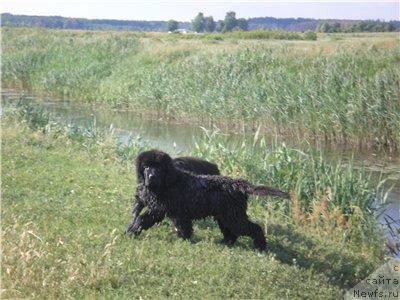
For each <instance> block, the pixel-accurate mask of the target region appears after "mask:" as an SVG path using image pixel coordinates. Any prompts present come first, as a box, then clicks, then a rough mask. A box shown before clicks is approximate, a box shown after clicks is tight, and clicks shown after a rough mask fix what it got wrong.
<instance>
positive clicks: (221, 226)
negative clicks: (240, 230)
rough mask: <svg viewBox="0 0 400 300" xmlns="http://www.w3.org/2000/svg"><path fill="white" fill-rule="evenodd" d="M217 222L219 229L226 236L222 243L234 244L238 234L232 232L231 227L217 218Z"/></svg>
mask: <svg viewBox="0 0 400 300" xmlns="http://www.w3.org/2000/svg"><path fill="white" fill-rule="evenodd" d="M217 223H218V226H219V229H220V230H221V232H222V234H223V235H224V238H223V240H222V243H224V244H226V245H233V244H234V243H235V242H236V240H237V238H238V237H237V236H236V235H234V234H233V233H232V232H230V231H229V229H228V228H227V227H226V226H224V224H223V223H222V222H221V221H220V220H219V219H217Z"/></svg>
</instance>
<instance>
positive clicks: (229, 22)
mask: <svg viewBox="0 0 400 300" xmlns="http://www.w3.org/2000/svg"><path fill="white" fill-rule="evenodd" d="M236 22H237V20H236V13H235V12H234V11H229V12H227V13H226V16H225V19H224V27H223V29H222V31H232V30H233V28H235V27H236Z"/></svg>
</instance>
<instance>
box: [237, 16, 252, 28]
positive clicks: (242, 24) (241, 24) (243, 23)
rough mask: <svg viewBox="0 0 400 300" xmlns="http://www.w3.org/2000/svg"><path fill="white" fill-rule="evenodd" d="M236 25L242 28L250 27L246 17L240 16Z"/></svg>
mask: <svg viewBox="0 0 400 300" xmlns="http://www.w3.org/2000/svg"><path fill="white" fill-rule="evenodd" d="M236 26H237V27H238V28H239V29H241V30H247V29H248V27H249V24H248V22H247V20H246V19H244V18H240V19H237V21H236Z"/></svg>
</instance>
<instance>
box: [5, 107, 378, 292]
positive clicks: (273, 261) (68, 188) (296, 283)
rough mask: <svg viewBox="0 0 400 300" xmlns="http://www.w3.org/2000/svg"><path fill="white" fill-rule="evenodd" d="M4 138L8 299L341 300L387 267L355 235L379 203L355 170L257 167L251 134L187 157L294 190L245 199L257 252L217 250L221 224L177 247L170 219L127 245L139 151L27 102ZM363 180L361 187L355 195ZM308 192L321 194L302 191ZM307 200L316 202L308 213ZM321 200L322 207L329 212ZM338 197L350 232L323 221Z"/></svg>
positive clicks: (293, 158)
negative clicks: (333, 192) (281, 196)
mask: <svg viewBox="0 0 400 300" xmlns="http://www.w3.org/2000/svg"><path fill="white" fill-rule="evenodd" d="M2 130H3V133H2V198H3V199H2V212H1V218H2V231H3V233H2V234H3V236H2V252H3V254H2V255H3V257H2V269H1V272H2V289H3V291H2V297H4V298H98V297H105V298H132V297H135V298H139V297H141V298H151V299H154V298H166V297H172V298H195V299H203V298H279V299H297V298H298V299H300V298H301V299H304V298H313V299H314V298H315V299H337V298H338V297H341V295H342V294H343V291H344V289H345V288H346V287H349V286H351V285H353V284H355V283H356V282H357V281H358V280H360V279H362V278H364V277H365V276H366V275H367V274H368V273H370V272H371V271H373V270H374V269H375V268H376V267H377V266H378V265H379V264H380V262H381V261H382V258H383V255H384V253H383V249H382V241H381V239H380V238H379V233H378V232H377V231H371V230H369V229H367V228H366V227H363V226H361V227H357V226H358V225H359V224H369V223H373V222H374V220H373V219H372V217H373V216H372V215H371V214H369V213H368V210H367V208H366V207H362V206H361V204H363V203H367V202H368V201H370V198H371V197H374V195H375V190H374V188H373V186H372V185H369V186H367V185H368V184H367V182H368V177H366V175H365V174H363V173H362V172H361V173H358V172H357V173H356V172H355V171H353V175H352V176H351V178H350V177H349V176H348V175H346V174H347V172H348V171H346V169H345V170H342V168H343V167H342V166H339V167H337V169H338V171H333V170H330V169H329V168H328V169H326V168H325V169H322V168H321V167H316V168H315V171H314V173H313V175H311V174H310V175H309V176H308V175H307V174H308V173H309V170H308V169H307V167H309V166H311V165H313V164H317V166H318V163H316V161H318V159H316V160H314V161H313V160H311V163H310V164H308V165H307V163H306V160H310V159H309V157H308V158H306V157H302V156H301V155H299V156H298V155H296V154H295V152H293V151H292V150H291V149H287V148H285V147H277V150H276V151H275V153H274V154H271V155H269V156H268V157H266V160H265V161H266V164H264V165H259V159H260V157H252V154H251V153H252V152H251V151H252V150H251V149H252V147H256V146H257V145H259V146H260V144H259V143H261V144H262V142H261V141H257V138H255V141H254V144H253V145H246V146H243V147H242V151H241V153H243V154H242V155H240V154H239V153H238V152H235V148H233V149H228V148H226V147H225V146H224V143H223V141H222V140H219V137H216V136H214V135H212V134H208V135H206V136H205V137H204V140H199V141H198V146H197V148H196V149H194V150H193V152H192V153H191V154H195V155H202V156H204V157H207V158H208V159H213V160H215V161H216V162H218V164H219V165H220V166H221V169H222V171H223V173H224V174H230V175H231V176H235V177H236V176H243V177H246V178H248V179H250V180H252V181H258V182H264V180H266V178H269V180H268V182H272V183H274V184H276V185H277V186H279V187H282V188H283V187H287V186H290V187H293V186H294V187H297V189H294V193H295V195H294V196H295V197H294V200H295V199H298V203H297V204H296V201H294V203H293V204H289V202H277V201H275V200H273V199H270V200H265V199H263V200H262V199H252V200H251V201H250V208H249V214H250V215H251V216H252V218H253V219H255V220H256V221H257V222H258V223H260V224H263V225H264V227H265V229H266V232H267V239H268V241H269V251H268V252H267V253H258V252H256V251H253V250H252V245H251V241H250V240H249V239H246V238H242V239H240V241H239V243H237V244H236V245H235V246H234V247H231V248H229V247H226V246H223V245H221V244H219V240H220V238H221V235H220V233H219V231H218V228H217V226H216V224H215V223H214V222H213V221H212V220H208V219H207V220H203V221H199V222H196V223H195V230H194V232H195V234H194V237H193V239H192V241H191V242H187V241H182V240H180V239H178V238H177V237H176V236H175V234H174V232H173V230H172V229H171V224H169V223H170V222H169V221H167V220H165V221H163V222H162V223H161V224H160V225H159V226H156V227H155V228H152V229H151V230H148V231H146V232H144V233H143V234H142V235H141V236H139V237H137V238H127V237H125V236H124V235H123V234H122V233H123V230H124V228H125V225H126V224H127V223H128V221H129V210H130V205H131V195H132V194H133V192H134V188H135V178H134V167H133V158H134V157H135V155H136V154H137V153H138V151H141V150H142V149H143V147H146V146H145V144H143V143H138V142H137V141H132V143H131V144H130V145H129V146H121V145H117V144H115V142H114V138H113V136H112V134H111V133H110V132H108V133H107V132H101V131H99V130H98V129H96V127H95V126H94V125H90V126H87V127H85V128H76V127H71V126H68V125H65V124H56V123H54V122H53V121H52V119H51V116H49V115H46V114H44V113H43V112H41V111H38V110H35V109H32V108H30V107H29V106H25V105H22V107H21V108H19V109H18V110H17V111H15V112H14V113H7V114H6V115H5V116H3V117H2ZM261 146H262V145H261ZM263 155H265V153H264V154H263ZM228 158H229V159H228ZM270 163H273V164H274V166H275V167H276V168H277V169H276V170H275V171H273V170H274V167H273V166H271V165H269V164H270ZM257 166H258V167H257ZM301 168H304V169H303V170H302V169H301ZM289 170H294V172H295V173H290V172H289ZM326 170H328V171H326ZM252 171H254V174H252ZM274 172H275V173H274ZM321 172H327V174H326V175H325V177H324V176H322V174H321ZM291 176H302V177H303V178H304V179H305V181H306V182H305V184H304V185H303V184H298V183H295V182H293V181H291V180H289V178H290V177H291ZM307 176H308V177H307ZM313 176H315V181H313V182H311V181H312V180H311V178H312V177H313ZM321 176H322V177H321ZM331 176H333V177H331ZM256 178H257V180H256ZM324 178H325V179H326V180H325V181H324V180H323V179H324ZM307 180H308V181H307ZM329 180H333V182H328V181H329ZM341 181H343V182H341ZM359 183H363V184H364V185H366V186H365V187H364V188H365V190H367V189H368V191H363V192H360V191H359V190H358V189H359V188H360V185H359ZM329 185H331V186H332V187H337V188H340V189H342V190H343V189H346V188H348V191H346V192H344V194H338V197H337V198H336V197H332V198H331V199H327V198H326V197H324V195H319V192H318V191H323V190H326V189H327V187H328V186H329ZM305 186H310V187H311V188H312V189H313V190H315V191H316V192H315V193H314V192H310V194H307V195H302V194H301V193H299V192H301V191H306V190H307V189H306V187H305ZM353 188H356V189H357V190H353ZM346 193H348V194H346ZM339 195H340V197H339ZM307 199H309V200H310V203H314V204H315V205H309V206H307V204H306V203H307V202H306V200H307ZM318 199H319V200H320V203H326V201H328V204H329V205H328V206H327V207H325V210H324V205H325V204H323V205H316V204H317V203H318ZM340 200H342V201H355V202H354V203H352V204H350V203H347V204H343V205H344V206H343V208H344V209H345V208H346V205H352V207H353V208H355V207H357V205H360V207H359V208H358V212H355V210H354V209H351V210H348V211H347V213H346V214H347V216H350V217H351V216H352V215H354V216H355V215H358V216H360V218H359V219H358V220H357V224H356V223H355V222H356V219H353V220H352V221H351V222H349V223H347V225H346V226H344V227H343V226H341V225H343V224H337V223H329V222H324V220H331V219H330V217H329V216H330V215H331V214H333V213H334V211H335V210H331V208H333V207H335V206H337V205H338V204H339V201H340ZM357 200H358V201H360V202H359V203H358V202H356V201H357ZM331 204H333V205H331ZM307 207H309V208H312V209H313V210H312V211H310V212H307ZM311 216H314V217H315V220H313V219H312V218H310V217H311ZM345 220H346V218H345ZM351 228H363V231H362V232H363V234H365V235H368V237H367V236H365V238H360V237H358V238H357V236H356V235H354V234H352V231H351V230H350V229H351ZM368 228H369V227H368ZM374 228H375V227H374Z"/></svg>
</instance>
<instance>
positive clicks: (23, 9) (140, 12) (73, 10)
mask: <svg viewBox="0 0 400 300" xmlns="http://www.w3.org/2000/svg"><path fill="white" fill-rule="evenodd" d="M0 10H1V12H9V13H13V14H26V15H58V16H65V17H82V18H91V19H93V18H105V19H123V20H169V19H175V20H179V21H190V20H191V19H193V18H194V16H195V15H196V14H197V13H198V12H199V11H201V12H203V13H204V14H205V15H212V16H213V17H214V19H222V18H223V17H224V15H225V13H226V12H227V11H229V10H233V11H235V12H236V14H237V17H244V18H250V17H266V16H268V17H276V18H285V17H294V18H296V17H302V18H307V17H309V18H317V19H322V18H337V19H383V20H399V1H393V0H389V1H386V0H375V1H368V0H367V1H354V0H353V1H345V0H340V1H329V0H320V1H313V0H302V1H299V0H291V1H279V2H277V1H257V0H254V1H235V0H231V1H211V0H208V1H185V0H176V1H168V0H159V1H153V0H149V1H136V0H80V1H79V0H2V1H1V4H0Z"/></svg>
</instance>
